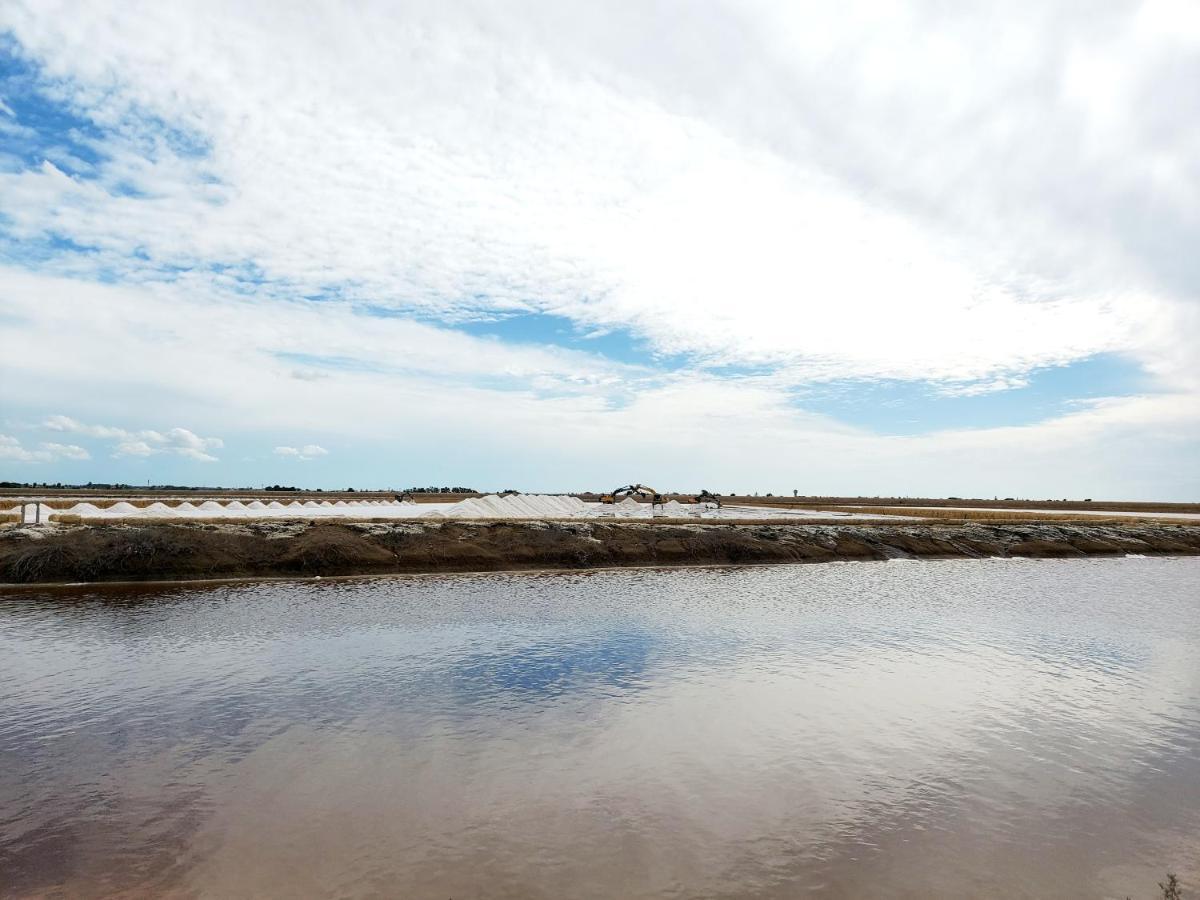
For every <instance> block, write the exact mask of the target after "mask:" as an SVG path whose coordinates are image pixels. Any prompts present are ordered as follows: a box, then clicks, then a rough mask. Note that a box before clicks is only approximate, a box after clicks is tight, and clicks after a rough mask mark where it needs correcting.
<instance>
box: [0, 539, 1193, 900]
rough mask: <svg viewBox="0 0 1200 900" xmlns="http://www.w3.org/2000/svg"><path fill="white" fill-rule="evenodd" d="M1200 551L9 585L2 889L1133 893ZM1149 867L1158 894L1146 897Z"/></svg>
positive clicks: (1165, 844) (1179, 706)
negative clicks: (1157, 555) (215, 583)
mask: <svg viewBox="0 0 1200 900" xmlns="http://www.w3.org/2000/svg"><path fill="white" fill-rule="evenodd" d="M1198 585H1200V560H1188V559H1125V560H1094V561H1064V562H1050V561H1015V560H997V561H979V562H972V561H966V562H957V561H956V562H923V563H851V564H832V565H820V566H796V567H778V568H754V569H729V570H692V571H661V572H651V571H629V572H602V573H592V574H570V575H563V574H556V575H490V576H455V577H437V578H410V579H395V580H373V581H341V582H331V581H327V582H313V583H304V584H285V583H270V584H250V585H236V586H220V587H212V586H206V587H190V588H185V587H181V588H176V589H169V590H164V589H162V588H154V589H149V588H144V589H129V588H123V589H116V588H110V589H104V590H101V589H87V590H84V589H79V590H74V591H55V592H40V593H13V594H10V595H8V596H7V597H4V598H0V894H3V895H5V896H8V895H12V896H30V895H38V896H43V895H46V894H51V895H53V894H56V893H57V894H60V895H62V896H71V897H75V896H112V895H114V894H121V893H123V892H127V893H128V894H130V895H142V894H156V895H166V896H204V897H239V896H247V897H248V896H381V897H442V898H444V897H514V898H516V897H521V898H526V897H534V898H536V897H547V898H549V897H555V898H558V897H568V896H569V897H614V896H632V897H637V896H656V897H693V896H707V897H794V896H797V895H802V894H811V895H816V896H829V897H861V896H879V895H884V896H894V897H900V896H911V897H925V896H955V897H968V896H980V897H984V896H1005V897H1021V896H1029V897H1047V896H1053V897H1076V896H1078V897H1103V896H1120V897H1124V896H1125V895H1126V894H1130V895H1132V896H1134V897H1143V896H1151V895H1152V889H1153V886H1154V883H1155V881H1156V880H1159V879H1160V878H1161V877H1162V873H1163V871H1164V870H1165V869H1166V868H1168V867H1174V868H1176V869H1177V870H1178V871H1180V873H1181V874H1183V875H1184V876H1185V880H1186V879H1187V878H1188V877H1189V876H1190V877H1191V878H1193V879H1197V878H1200V589H1198ZM1148 889H1151V890H1148Z"/></svg>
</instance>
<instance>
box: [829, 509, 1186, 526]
mask: <svg viewBox="0 0 1200 900" xmlns="http://www.w3.org/2000/svg"><path fill="white" fill-rule="evenodd" d="M808 508H810V509H815V510H817V511H819V512H847V513H858V514H860V515H874V516H905V517H908V518H912V519H933V520H935V521H938V522H988V523H995V524H1002V525H1017V524H1021V523H1023V522H1038V523H1041V524H1047V523H1049V524H1054V523H1060V522H1066V523H1075V524H1084V525H1121V524H1128V523H1129V522H1149V523H1153V524H1156V525H1186V524H1189V523H1188V521H1187V520H1185V519H1164V518H1159V517H1155V516H1154V515H1153V514H1150V515H1144V514H1138V513H1119V512H1114V513H1112V514H1111V515H1104V516H1097V515H1084V514H1082V513H1081V514H1078V515H1075V514H1071V513H1046V512H1040V511H1039V510H1036V509H1028V510H1020V509H1014V510H1005V511H1003V512H996V511H986V510H976V509H915V508H913V507H911V506H821V507H808Z"/></svg>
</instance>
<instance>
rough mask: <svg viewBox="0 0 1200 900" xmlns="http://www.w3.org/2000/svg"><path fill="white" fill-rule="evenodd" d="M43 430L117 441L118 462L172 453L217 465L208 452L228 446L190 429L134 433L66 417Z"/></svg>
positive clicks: (50, 420) (47, 422)
mask: <svg viewBox="0 0 1200 900" xmlns="http://www.w3.org/2000/svg"><path fill="white" fill-rule="evenodd" d="M42 427H43V428H45V429H47V430H49V431H62V432H70V433H73V434H83V435H88V436H89V437H96V438H109V439H114V440H116V441H117V445H116V448H115V449H114V451H113V456H114V457H117V458H120V457H123V456H153V455H155V454H157V453H172V454H175V455H178V456H184V457H187V458H189V459H194V460H197V461H199V462H216V461H217V457H215V456H213V455H212V454H211V453H209V452H208V451H210V450H218V449H220V448H221V447H222V446H224V442H223V441H222V440H221V439H220V438H205V437H200V436H199V435H197V434H194V433H193V432H191V431H188V430H187V429H186V428H172V429H170V430H169V431H166V432H159V431H153V430H144V431H136V432H133V431H127V430H126V429H124V428H117V427H115V426H111V425H88V424H85V423H83V422H79V421H77V420H75V419H72V418H71V417H70V416H64V415H54V416H50V417H49V418H48V419H46V420H45V421H44V422H42ZM55 446H58V445H55Z"/></svg>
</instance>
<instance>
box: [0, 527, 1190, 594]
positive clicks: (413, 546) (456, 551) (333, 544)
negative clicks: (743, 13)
mask: <svg viewBox="0 0 1200 900" xmlns="http://www.w3.org/2000/svg"><path fill="white" fill-rule="evenodd" d="M1126 553H1140V554H1146V555H1151V554H1155V555H1175V554H1200V526H1195V525H1085V524H1063V525H1049V524H1029V525H984V524H969V525H962V524H960V525H941V524H913V525H862V524H854V525H850V524H846V525H800V524H796V525H793V524H786V525H784V524H737V525H730V524H665V523H655V524H649V523H634V522H491V523H482V522H440V523H438V522H430V523H397V522H386V523H384V522H361V523H344V524H335V523H319V524H318V523H309V522H295V523H281V522H250V523H243V524H221V525H216V524H200V523H191V524H124V523H113V524H99V525H79V526H51V527H48V528H46V527H43V528H16V527H9V528H7V529H5V530H4V531H2V532H0V582H4V583H9V584H14V583H16V584H30V583H50V582H77V581H126V580H132V581H138V580H158V579H170V580H174V579H195V578H238V577H254V576H291V575H299V576H305V575H308V576H311V575H352V574H378V573H387V572H409V573H413V572H467V571H494V570H505V569H535V568H536V569H545V568H564V569H589V568H600V567H607V566H674V565H680V566H683V565H721V564H744V563H794V562H823V561H829V560H880V559H893V558H922V557H924V558H956V557H960V558H971V557H989V556H1001V557H1003V556H1025V557H1078V556H1111V555H1123V554H1126Z"/></svg>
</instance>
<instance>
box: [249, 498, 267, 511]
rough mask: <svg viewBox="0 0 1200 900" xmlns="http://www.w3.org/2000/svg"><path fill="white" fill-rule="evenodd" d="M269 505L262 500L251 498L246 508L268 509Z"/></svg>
mask: <svg viewBox="0 0 1200 900" xmlns="http://www.w3.org/2000/svg"><path fill="white" fill-rule="evenodd" d="M266 508H267V505H266V504H265V503H263V502H262V501H261V500H251V501H250V502H249V503H247V504H246V509H266Z"/></svg>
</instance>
